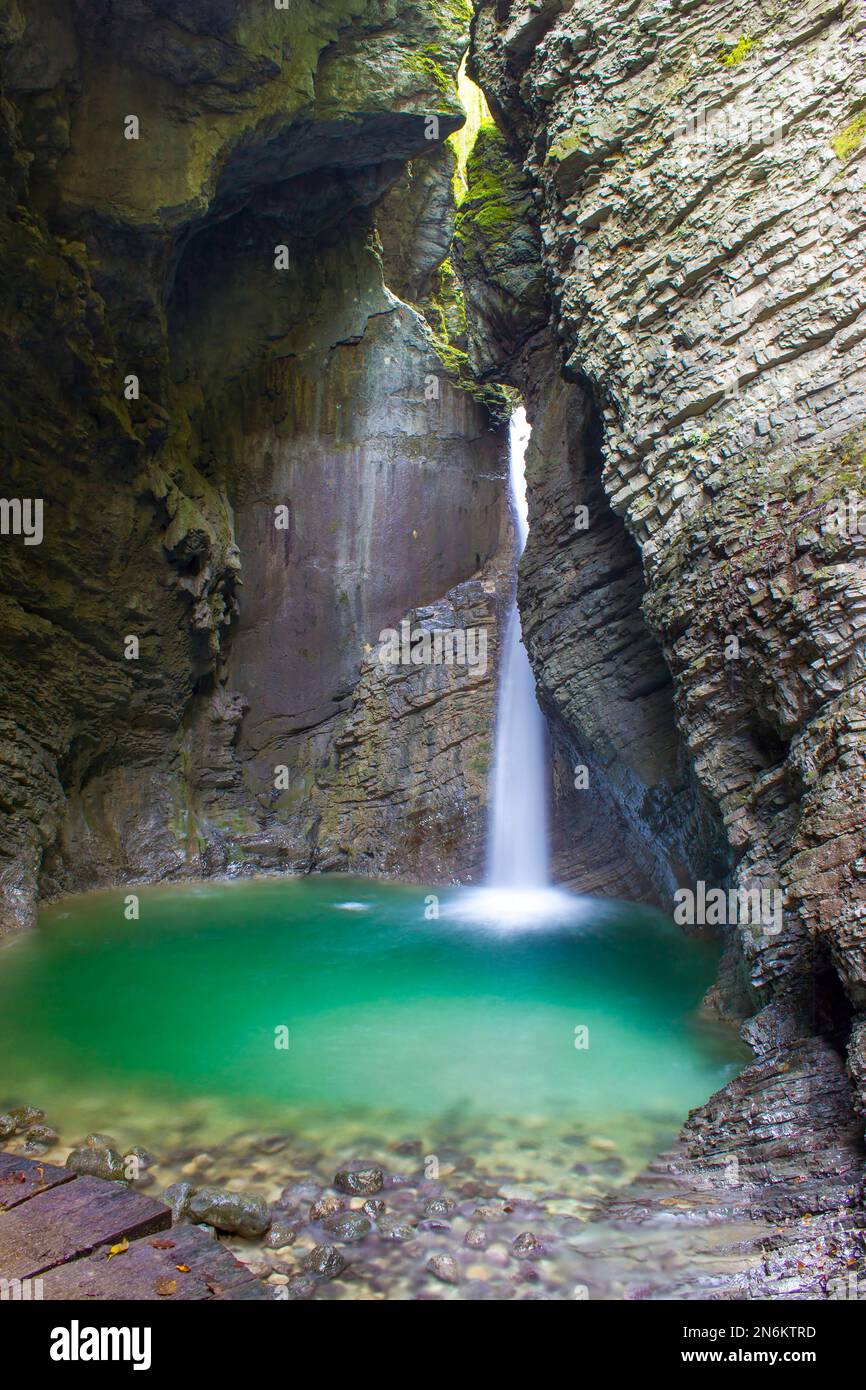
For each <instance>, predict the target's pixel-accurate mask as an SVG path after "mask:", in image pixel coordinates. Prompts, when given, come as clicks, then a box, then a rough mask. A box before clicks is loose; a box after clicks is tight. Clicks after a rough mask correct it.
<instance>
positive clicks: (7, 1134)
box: [0, 1115, 18, 1139]
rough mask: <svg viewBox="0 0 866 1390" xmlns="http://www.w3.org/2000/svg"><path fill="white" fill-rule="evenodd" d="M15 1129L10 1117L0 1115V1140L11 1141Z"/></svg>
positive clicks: (15, 1126)
mask: <svg viewBox="0 0 866 1390" xmlns="http://www.w3.org/2000/svg"><path fill="white" fill-rule="evenodd" d="M17 1128H18V1126H17V1125H16V1123H15V1121H14V1119H13V1118H12V1116H11V1115H0V1139H11V1138H12V1135H13V1134H14V1133H15V1131H16V1129H17Z"/></svg>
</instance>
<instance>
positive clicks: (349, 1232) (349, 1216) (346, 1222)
mask: <svg viewBox="0 0 866 1390" xmlns="http://www.w3.org/2000/svg"><path fill="white" fill-rule="evenodd" d="M322 1225H323V1226H324V1228H325V1230H326V1231H327V1232H328V1235H329V1236H332V1237H333V1239H334V1240H340V1241H343V1242H344V1243H345V1244H352V1243H353V1242H354V1241H356V1240H363V1239H364V1237H365V1236H368V1235H369V1234H370V1231H371V1230H372V1229H373V1228H372V1226H371V1224H370V1222H369V1221H368V1220H367V1217H366V1216H362V1214H361V1212H359V1211H345V1212H338V1213H337V1215H336V1216H326V1217H325V1220H324V1221H323V1222H322Z"/></svg>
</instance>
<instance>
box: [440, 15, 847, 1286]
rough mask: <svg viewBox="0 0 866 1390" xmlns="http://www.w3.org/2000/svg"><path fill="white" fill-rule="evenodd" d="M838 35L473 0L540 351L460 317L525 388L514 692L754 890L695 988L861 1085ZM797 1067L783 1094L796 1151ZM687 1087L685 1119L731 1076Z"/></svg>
mask: <svg viewBox="0 0 866 1390" xmlns="http://www.w3.org/2000/svg"><path fill="white" fill-rule="evenodd" d="M864 57H866V18H864V14H863V9H862V6H861V5H859V4H857V3H854V2H853V0H852V2H851V3H838V2H837V3H829V2H828V0H807V2H806V3H803V4H799V5H796V6H785V7H781V6H777V5H772V4H760V3H758V4H754V5H750V6H748V7H746V9H745V10H744V9H743V7H741V6H734V5H732V4H729V3H726V0H716V3H709V4H704V5H695V4H691V3H688V2H687V0H671V2H670V3H665V2H663V0H658V3H642V4H638V5H633V4H625V3H623V4H616V3H615V4H610V3H602V0H575V3H573V4H571V5H569V6H565V5H563V4H561V3H559V0H541V3H527V2H526V0H481V3H479V4H478V5H477V6H476V18H475V22H474V43H473V53H472V59H471V63H470V69H471V70H472V71H473V72H474V75H475V76H476V78H477V80H478V81H479V82H480V83H481V84H482V86H483V87H484V90H485V92H486V95H487V97H488V100H489V102H490V105H491V108H492V110H493V112H494V114H495V116H496V118H497V122H498V124H499V126H500V129H501V131H502V132H503V137H504V140H505V142H506V143H507V145H508V147H509V148H510V150H511V153H512V156H513V158H514V159H515V161H516V165H517V168H518V169H520V168H521V166H522V177H524V179H525V181H526V188H527V190H528V191H529V192H530V193H531V195H532V197H533V199H534V202H535V207H536V212H535V216H536V218H537V223H538V239H539V254H540V256H541V259H542V262H543V265H544V268H545V272H546V278H547V285H548V289H549V294H550V301H551V306H552V314H551V324H552V328H553V332H554V334H555V336H556V338H557V339H558V340H559V349H560V351H559V362H558V363H556V365H554V366H551V361H550V355H549V354H550V348H549V346H548V347H547V348H545V343H546V342H547V343H548V344H549V343H550V341H551V340H550V335H549V330H548V329H547V328H546V326H545V324H544V323H543V321H542V319H541V317H539V320H538V326H537V334H536V339H535V341H534V342H532V341H527V340H526V339H524V340H523V341H522V342H517V341H516V339H515V337H514V335H513V333H510V332H506V333H505V334H504V335H503V334H501V333H500V334H499V338H500V340H499V341H498V342H497V341H496V336H497V333H499V329H498V327H497V328H495V329H494V331H493V332H492V333H491V334H490V335H489V338H488V341H487V343H486V344H485V354H486V357H487V358H488V359H490V360H495V359H496V358H497V354H498V361H499V363H500V364H501V365H502V366H503V367H504V370H505V371H506V372H507V373H509V374H510V376H511V379H513V380H515V381H516V382H517V383H518V384H519V385H520V386H521V387H522V389H524V391H525V392H526V394H527V396H528V399H529V401H530V403H531V405H532V407H533V410H534V412H535V417H536V436H535V440H534V447H533V453H532V459H531V463H530V518H531V523H532V527H531V532H530V536H531V539H530V544H529V547H528V548H527V553H526V556H525V559H524V562H523V565H522V574H521V589H520V595H521V604H522V608H523V611H524V630H525V631H526V633H527V637H528V641H529V645H530V648H531V652H532V657H533V661H534V664H535V668H536V671H537V674H538V676H539V681H540V685H541V688H542V692H543V698H544V699H545V703H546V704H547V705H548V707H549V708H551V709H552V710H554V711H556V712H557V714H558V715H559V716H560V717H561V721H562V728H563V730H564V738H565V742H566V744H567V746H568V748H569V754H570V755H571V754H574V755H575V760H576V761H579V762H582V763H585V764H588V765H589V770H590V779H589V786H590V788H592V785H593V778H592V772H593V764H595V766H596V767H599V766H600V767H601V768H603V769H605V770H606V774H607V775H606V778H605V779H602V787H601V791H602V792H604V791H605V786H604V782H605V781H606V783H607V788H608V789H612V791H613V796H614V799H615V802H616V806H617V810H618V811H619V813H620V814H621V816H622V819H623V821H624V823H625V826H626V836H624V838H626V837H630V838H631V839H632V840H634V839H637V840H638V841H640V840H641V839H643V840H644V841H645V842H646V839H647V831H649V832H650V837H651V838H652V840H653V841H654V843H655V846H656V855H655V857H656V865H655V869H654V871H651V872H652V876H653V877H654V880H655V881H656V882H657V883H662V884H664V885H665V886H667V887H668V889H670V888H671V887H672V886H674V885H676V884H679V886H681V887H684V888H686V887H692V886H694V880H695V878H698V877H701V878H705V879H706V880H707V881H709V882H712V881H716V880H718V879H719V878H723V877H724V878H726V879H727V881H728V882H729V883H730V884H731V885H732V886H734V887H740V886H742V887H746V888H762V889H764V890H766V891H768V892H771V893H778V894H779V898H778V902H779V905H780V909H781V911H780V914H779V916H778V917H776V919H775V920H774V921H772V922H770V921H766V922H761V923H755V924H752V925H743V926H740V927H739V928H736V929H734V930H732V931H731V933H730V945H729V951H728V956H727V962H726V968H725V970H724V972H723V975H722V978H721V981H720V988H719V991H718V992H717V1002H720V1003H721V1004H722V1006H723V1007H725V1008H727V1009H728V1010H729V1011H740V1012H743V1011H745V1012H748V1011H750V1010H751V1009H754V1008H756V1007H757V1006H759V1005H766V1004H767V1002H768V1001H770V1002H771V1003H772V1004H773V1005H774V1006H775V1005H778V1007H779V1012H778V1013H775V1012H771V1014H770V1015H765V1017H769V1018H770V1019H772V1020H775V1023H774V1024H773V1028H775V1030H776V1035H777V1037H776V1040H777V1042H778V1043H779V1051H778V1052H777V1054H776V1055H775V1057H774V1060H773V1061H772V1063H770V1071H771V1072H772V1073H773V1074H774V1075H775V1074H779V1075H782V1074H784V1073H785V1072H786V1071H787V1070H788V1068H789V1067H791V1066H792V1065H794V1063H793V1061H792V1058H791V1057H790V1056H788V1055H787V1054H786V1052H785V1046H787V1044H786V1045H785V1046H782V1044H781V1042H780V1041H779V1039H780V1038H781V1033H780V1032H779V1030H782V1029H783V1027H788V1026H789V1024H790V1020H791V1019H792V1018H795V1017H796V1018H797V1019H798V1020H799V1023H798V1030H799V1031H798V1034H797V1035H798V1036H802V1035H803V1030H804V1029H805V1035H806V1036H808V1034H809V1032H810V1030H811V1032H812V1033H813V1034H814V1035H816V1036H819V1037H821V1038H822V1039H823V1041H822V1042H821V1044H820V1046H821V1047H822V1048H824V1050H825V1052H826V1049H827V1048H828V1047H829V1048H830V1050H831V1052H832V1051H833V1050H834V1049H835V1050H836V1055H837V1058H838V1055H839V1053H841V1054H842V1056H844V1054H845V1052H846V1049H848V1048H849V1042H850V1052H849V1070H850V1074H851V1076H852V1077H853V1079H854V1080H855V1083H856V1084H857V1085H858V1087H859V1088H860V1096H861V1103H862V1081H863V1067H862V1055H861V1054H862V1046H861V1045H860V1044H859V1043H858V1042H857V1039H859V1037H860V1034H861V1032H862V1024H861V1023H859V1022H858V1021H857V1018H856V1015H857V1013H858V1011H862V1009H863V1006H864V1000H866V933H864V929H863V923H864V913H866V894H864V890H863V884H864V848H866V846H864V827H866V790H864V786H866V783H864V776H863V773H864V747H866V744H864V739H863V732H864V698H863V697H864V660H863V652H864V645H863V639H864V623H866V617H864V583H866V569H864V563H863V562H864V556H866V534H864V533H866V526H864V527H863V528H862V529H861V528H860V526H859V517H861V516H863V515H864V514H866V512H864V510H863V501H862V498H863V494H864V493H866V452H864V446H866V369H864V365H863V362H864V359H863V338H864V334H866V313H864V311H866V285H864V282H863V277H862V265H863V263H864V251H866V223H864V198H863V189H864V170H866V122H864V117H863V99H864V90H863V81H862V73H863V62H864ZM505 236H506V240H507V229H506V233H505ZM522 256H523V245H522V243H521V244H518V245H515V251H514V261H515V263H519V262H520V260H521V259H522ZM506 259H507V257H506ZM467 296H468V299H469V302H470V304H471V302H472V297H473V290H472V287H471V284H468V285H467ZM491 339H492V341H491ZM545 353H547V357H545ZM560 370H561V371H562V373H563V374H564V376H565V378H566V380H567V381H568V382H569V383H570V385H569V386H567V387H564V386H563V385H562V383H561V382H560V381H559V379H558V378H559V375H560ZM569 393H571V395H572V396H573V403H572V404H570V405H569V404H567V403H563V399H564V398H567V396H568V394H569ZM588 420H589V421H590V428H591V430H593V429H594V431H595V440H596V446H595V447H596V449H597V453H596V457H595V460H593V459H592V457H591V456H588V455H587V433H586V432H587V421H588ZM548 422H551V423H548ZM591 439H592V436H590V441H589V442H590V447H592V445H591ZM564 459H566V460H568V462H566V463H564V462H563V460H564ZM857 498H859V499H860V509H861V510H860V512H859V515H858V514H857V513H856V512H855V513H854V522H853V525H852V524H851V508H850V507H849V508H848V512H847V513H846V516H847V518H848V519H847V521H843V523H842V524H841V525H840V524H839V504H840V502H844V501H845V500H846V499H852V500H853V502H854V503H856V499H857ZM581 505H585V506H586V507H587V510H588V525H587V526H586V529H585V531H584V532H582V533H580V532H579V533H578V534H577V535H574V534H572V530H571V528H572V522H571V514H572V512H573V510H574V508H575V507H580V506H581ZM575 520H577V517H576V516H575ZM617 528H619V529H617ZM638 556H639V566H638V564H637V563H636V561H637V558H638ZM594 575H597V576H598V589H597V594H596V595H594V594H593V592H592V590H593V576H594ZM659 657H661V658H663V663H664V668H666V670H667V672H669V673H670V676H671V677H672V686H671V687H669V688H668V690H667V691H666V688H665V687H666V680H665V675H664V670H663V669H662V665H661V662H660V660H659ZM588 669H589V670H591V671H592V679H587V677H586V674H585V673H586V671H587V670H588ZM653 673H655V675H653ZM599 692H603V697H602V698H598V693H599ZM670 694H672V695H673V708H674V709H675V712H676V726H677V728H678V730H679V734H680V736H681V738H682V741H683V742H682V752H681V753H680V754H676V745H677V739H676V736H675V734H674V729H673V722H672V719H671V710H670V707H669V709H668V712H666V711H665V706H666V704H667V703H668V701H669V698H670ZM653 750H655V751H657V752H658V754H659V757H660V760H661V763H662V767H661V768H654V767H653V766H652V753H653ZM675 768H676V769H678V773H673V774H672V769H675ZM660 772H661V774H662V775H661V778H660V777H659V773H660ZM597 781H598V779H597ZM695 784H696V785H695ZM605 838H606V839H607V840H608V842H609V838H610V834H609V832H608V833H607V834H606V835H605ZM852 1013H853V1014H854V1015H855V1023H854V1031H853V1033H852V1032H851V1026H852ZM804 1019H805V1020H806V1022H805V1023H804ZM786 1020H787V1022H785V1021H786ZM771 1031H772V1029H771ZM816 1045H817V1044H816ZM821 1065H823V1063H822V1064H821ZM841 1067H842V1063H841V1061H838V1065H837V1072H838V1078H837V1079H838V1080H839V1085H840V1086H841V1088H842V1092H844V1091H845V1080H844V1072H843V1071H842V1070H841ZM780 1084H782V1083H780ZM834 1086H835V1082H834ZM820 1089H821V1083H818V1085H817V1086H816V1087H814V1088H812V1090H811V1091H809V1093H808V1094H804V1095H803V1096H802V1097H801V1098H800V1099H801V1100H802V1104H800V1100H798V1101H797V1114H796V1118H795V1122H794V1123H795V1129H796V1130H797V1132H798V1133H801V1134H802V1143H803V1144H804V1145H806V1147H807V1148H808V1147H810V1146H811V1142H812V1140H811V1138H810V1135H811V1136H814V1133H815V1132H816V1129H820V1124H821V1122H820V1115H819V1109H820V1104H819V1094H818V1093H819V1091H820ZM836 1089H838V1088H836ZM782 1090H783V1091H784V1085H783V1084H782ZM840 1094H841V1093H840ZM721 1096H722V1099H721V1100H720V1102H719V1104H718V1105H717V1106H716V1107H715V1109H714V1110H712V1111H711V1113H710V1119H709V1124H710V1127H711V1129H712V1130H713V1132H714V1133H715V1134H716V1136H717V1137H718V1134H719V1133H721V1132H722V1129H721V1127H722V1126H723V1124H724V1123H725V1116H726V1115H727V1116H729V1115H730V1114H731V1113H733V1111H734V1110H735V1109H736V1107H737V1106H738V1105H739V1104H740V1100H741V1099H742V1097H739V1099H738V1096H737V1095H736V1094H735V1093H734V1091H731V1090H726V1091H725V1092H722V1093H721ZM840 1103H841V1104H842V1105H843V1108H844V1106H845V1105H847V1106H848V1113H850V1099H848V1100H844V1099H843V1100H842V1101H841V1102H840ZM749 1104H750V1105H753V1106H754V1107H755V1108H756V1109H757V1110H758V1111H759V1112H760V1109H761V1107H763V1108H764V1111H763V1113H766V1114H768V1115H769V1113H770V1109H771V1105H770V1100H769V1099H768V1097H767V1095H766V1094H765V1092H764V1091H763V1090H759V1092H758V1093H757V1094H756V1096H753V1097H752V1099H751V1100H750V1101H749ZM841 1123H842V1122H841V1121H840V1124H841ZM846 1123H847V1122H846ZM732 1142H733V1146H734V1148H735V1149H739V1147H740V1140H739V1139H737V1138H736V1136H734V1140H733V1141H732ZM852 1144H853V1147H852V1148H850V1149H849V1154H848V1158H846V1160H845V1164H846V1165H847V1166H846V1168H845V1172H846V1182H847V1179H848V1178H849V1177H850V1175H851V1174H852V1173H854V1172H856V1170H857V1168H858V1165H860V1164H862V1148H861V1146H860V1143H859V1139H854V1140H852ZM819 1147H820V1146H819ZM829 1162H830V1160H829V1159H828V1163H829ZM818 1167H819V1168H820V1164H819V1165H818ZM764 1176H765V1177H767V1176H769V1180H770V1181H772V1182H775V1181H780V1182H785V1183H787V1184H788V1185H790V1183H791V1181H792V1178H791V1174H790V1172H787V1173H785V1172H782V1171H781V1170H779V1169H776V1168H774V1167H773V1165H772V1164H771V1165H770V1169H768V1173H767V1174H765V1175H764ZM831 1188H832V1192H831ZM828 1194H829V1195H828ZM812 1200H813V1202H814V1204H815V1205H814V1209H815V1210H823V1211H829V1210H830V1208H831V1207H833V1206H834V1204H837V1203H838V1204H841V1205H842V1206H845V1205H846V1204H848V1203H850V1202H856V1201H857V1200H858V1197H857V1194H856V1193H855V1191H854V1187H853V1186H852V1184H851V1183H850V1182H847V1186H845V1192H844V1193H841V1194H840V1192H839V1191H837V1190H836V1189H835V1188H833V1187H832V1184H829V1185H828V1186H827V1187H826V1190H825V1191H824V1193H823V1195H822V1191H821V1185H820V1183H818V1184H817V1185H816V1189H815V1193H814V1196H813V1199H812ZM758 1205H760V1202H759V1203H758ZM766 1209H767V1210H769V1206H767V1208H766ZM802 1234H803V1239H804V1240H805V1232H803V1233H802ZM798 1238H799V1237H798V1236H796V1237H795V1234H792V1233H789V1236H788V1239H789V1240H790V1241H791V1242H795V1239H798ZM840 1258H841V1256H840ZM832 1263H833V1262H832V1259H831V1260H830V1265H831V1266H832ZM756 1287H757V1286H756Z"/></svg>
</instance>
